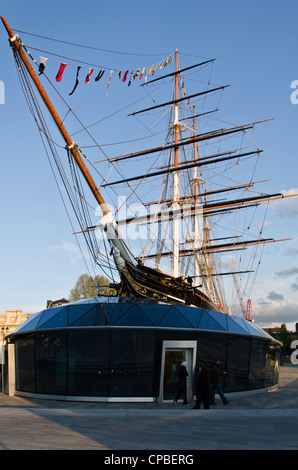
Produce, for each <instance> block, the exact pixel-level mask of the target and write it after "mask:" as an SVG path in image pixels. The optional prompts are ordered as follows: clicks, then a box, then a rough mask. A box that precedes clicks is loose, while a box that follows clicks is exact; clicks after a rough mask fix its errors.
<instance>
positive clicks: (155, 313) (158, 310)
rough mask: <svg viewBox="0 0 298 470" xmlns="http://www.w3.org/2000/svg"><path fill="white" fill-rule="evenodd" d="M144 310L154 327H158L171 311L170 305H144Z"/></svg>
mask: <svg viewBox="0 0 298 470" xmlns="http://www.w3.org/2000/svg"><path fill="white" fill-rule="evenodd" d="M142 310H143V311H144V312H145V313H146V315H147V316H148V317H149V318H150V321H151V322H152V324H153V325H155V326H158V325H159V324H160V322H161V321H162V319H163V318H164V317H165V315H166V314H167V312H168V310H169V306H168V305H160V304H154V305H149V304H143V305H142Z"/></svg>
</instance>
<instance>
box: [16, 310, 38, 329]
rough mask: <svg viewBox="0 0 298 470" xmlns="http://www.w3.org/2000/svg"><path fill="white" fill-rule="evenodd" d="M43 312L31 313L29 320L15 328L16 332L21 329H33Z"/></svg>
mask: <svg viewBox="0 0 298 470" xmlns="http://www.w3.org/2000/svg"><path fill="white" fill-rule="evenodd" d="M41 314H42V312H38V313H35V314H34V315H31V317H29V318H27V320H25V321H24V323H22V324H21V325H20V326H18V327H17V328H16V329H15V330H13V332H14V333H17V332H20V331H31V330H34V329H35V328H36V325H37V324H38V322H39V321H40V317H41Z"/></svg>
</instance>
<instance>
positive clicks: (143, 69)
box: [140, 67, 146, 80]
mask: <svg viewBox="0 0 298 470" xmlns="http://www.w3.org/2000/svg"><path fill="white" fill-rule="evenodd" d="M145 68H146V67H143V70H142V73H141V75H140V80H141V79H142V76H143V73H144V71H145Z"/></svg>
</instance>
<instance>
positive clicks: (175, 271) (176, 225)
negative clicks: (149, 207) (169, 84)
mask: <svg viewBox="0 0 298 470" xmlns="http://www.w3.org/2000/svg"><path fill="white" fill-rule="evenodd" d="M175 61H176V67H175V69H176V74H175V104H174V134H175V147H174V167H175V169H176V170H177V168H178V145H177V144H178V137H179V108H178V102H177V99H178V73H177V72H178V51H177V49H176V53H175ZM173 186H174V188H173V205H172V207H173V214H174V215H173V265H172V275H173V276H174V277H178V276H179V242H180V215H179V211H178V209H179V171H174V175H173Z"/></svg>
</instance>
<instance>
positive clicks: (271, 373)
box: [264, 343, 279, 387]
mask: <svg viewBox="0 0 298 470" xmlns="http://www.w3.org/2000/svg"><path fill="white" fill-rule="evenodd" d="M278 375H279V365H278V361H277V358H276V345H275V344H274V343H267V351H266V365H265V383H264V386H265V387H272V386H273V385H275V384H277V382H278Z"/></svg>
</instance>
